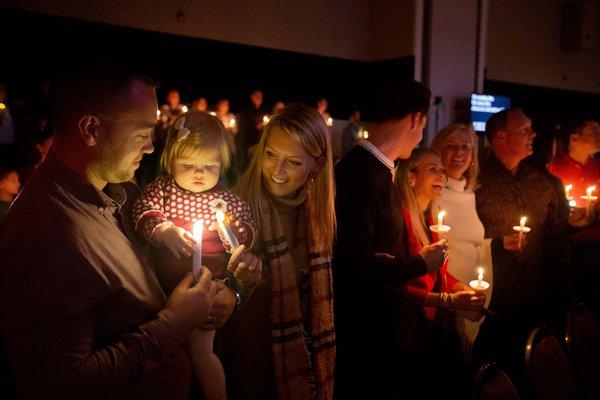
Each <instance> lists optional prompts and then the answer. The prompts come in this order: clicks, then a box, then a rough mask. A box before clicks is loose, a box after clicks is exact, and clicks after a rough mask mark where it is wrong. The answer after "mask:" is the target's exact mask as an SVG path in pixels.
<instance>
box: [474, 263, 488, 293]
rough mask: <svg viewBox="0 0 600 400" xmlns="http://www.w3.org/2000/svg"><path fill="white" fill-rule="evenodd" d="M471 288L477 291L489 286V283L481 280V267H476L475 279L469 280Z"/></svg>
mask: <svg viewBox="0 0 600 400" xmlns="http://www.w3.org/2000/svg"><path fill="white" fill-rule="evenodd" d="M469 286H471V289H473V290H477V291H484V290H486V289H488V288H489V287H490V284H489V283H487V282H486V281H484V280H483V268H482V267H479V268H477V279H476V280H472V281H471V282H469Z"/></svg>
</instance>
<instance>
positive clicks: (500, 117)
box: [485, 108, 521, 143]
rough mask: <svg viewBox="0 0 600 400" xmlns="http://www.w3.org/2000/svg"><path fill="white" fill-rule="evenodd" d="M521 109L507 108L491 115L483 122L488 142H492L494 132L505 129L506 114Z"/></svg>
mask: <svg viewBox="0 0 600 400" xmlns="http://www.w3.org/2000/svg"><path fill="white" fill-rule="evenodd" d="M516 110H521V109H520V108H507V109H505V110H502V111H500V112H497V113H496V114H494V115H492V116H491V117H490V119H488V120H487V122H486V124H485V137H486V138H487V140H488V142H490V143H492V139H493V138H494V137H495V136H496V133H498V132H500V131H503V130H505V129H506V127H507V125H508V116H509V115H510V113H511V112H513V111H516Z"/></svg>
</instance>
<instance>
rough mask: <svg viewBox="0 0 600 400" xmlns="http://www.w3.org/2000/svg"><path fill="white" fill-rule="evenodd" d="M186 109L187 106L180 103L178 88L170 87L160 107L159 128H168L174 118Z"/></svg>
mask: <svg viewBox="0 0 600 400" xmlns="http://www.w3.org/2000/svg"><path fill="white" fill-rule="evenodd" d="M186 111H187V107H186V106H185V105H183V104H181V97H180V96H179V90H177V89H171V90H169V92H168V93H167V102H166V104H163V105H162V106H161V107H160V122H161V128H162V129H163V130H164V131H166V130H167V129H169V127H170V126H171V124H173V121H174V120H175V118H176V117H177V116H178V115H179V114H181V113H184V112H186Z"/></svg>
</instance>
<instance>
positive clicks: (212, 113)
mask: <svg viewBox="0 0 600 400" xmlns="http://www.w3.org/2000/svg"><path fill="white" fill-rule="evenodd" d="M209 114H210V115H212V116H213V117H216V116H217V113H216V112H214V111H211V112H209Z"/></svg>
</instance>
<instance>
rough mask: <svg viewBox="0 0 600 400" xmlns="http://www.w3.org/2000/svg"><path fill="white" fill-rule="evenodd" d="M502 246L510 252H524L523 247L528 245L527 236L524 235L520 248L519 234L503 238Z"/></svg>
mask: <svg viewBox="0 0 600 400" xmlns="http://www.w3.org/2000/svg"><path fill="white" fill-rule="evenodd" d="M502 244H503V246H504V249H505V250H508V251H522V250H523V247H525V245H526V244H527V234H525V233H523V241H522V242H521V247H519V233H518V232H517V233H511V234H510V235H506V236H504V237H503V238H502Z"/></svg>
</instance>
